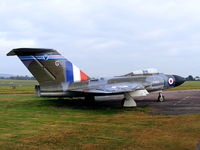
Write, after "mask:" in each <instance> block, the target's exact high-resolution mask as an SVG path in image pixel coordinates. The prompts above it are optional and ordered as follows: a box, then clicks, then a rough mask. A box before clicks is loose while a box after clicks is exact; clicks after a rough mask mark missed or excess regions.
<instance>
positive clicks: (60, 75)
mask: <svg viewBox="0 0 200 150" xmlns="http://www.w3.org/2000/svg"><path fill="white" fill-rule="evenodd" d="M13 55H17V56H18V57H19V59H20V60H21V61H22V62H23V63H24V65H25V66H26V67H27V68H28V70H29V71H30V72H31V73H32V75H33V76H34V77H35V78H36V80H37V81H38V82H39V83H46V82H55V83H59V82H81V81H85V80H89V77H88V76H87V75H86V74H85V73H84V72H83V71H82V70H80V69H79V68H78V67H77V66H75V65H74V64H72V63H71V62H70V61H69V60H67V59H66V58H64V57H63V56H62V55H61V54H60V53H58V52H57V51H56V50H53V49H43V48H18V49H13V50H12V51H10V52H9V53H8V54H7V56H13Z"/></svg>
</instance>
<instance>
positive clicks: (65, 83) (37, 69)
mask: <svg viewBox="0 0 200 150" xmlns="http://www.w3.org/2000/svg"><path fill="white" fill-rule="evenodd" d="M13 55H17V56H18V57H19V59H20V60H21V61H22V62H23V63H24V65H25V66H26V67H27V68H28V70H29V71H30V72H31V73H32V75H33V76H34V77H35V78H36V80H37V81H38V82H39V85H36V86H35V90H36V95H37V96H43V97H85V100H86V101H87V102H93V101H94V100H95V96H105V95H121V94H123V95H124V99H123V101H122V105H123V106H124V107H134V106H136V102H135V101H134V98H135V97H139V96H146V95H148V94H149V93H151V92H158V93H159V94H158V95H159V96H158V101H159V102H162V101H164V100H165V98H164V96H163V94H162V91H163V90H164V89H168V88H172V87H176V86H179V85H181V84H182V83H184V82H185V78H183V77H181V76H177V75H167V74H163V73H158V72H157V71H156V70H154V69H147V70H142V71H135V72H131V73H129V74H126V75H122V76H116V77H112V78H99V79H93V78H90V77H89V76H88V75H87V74H86V73H84V72H83V71H82V70H81V69H79V68H78V67H77V66H76V65H74V64H73V63H72V62H71V61H69V60H67V59H66V58H64V57H63V56H62V55H61V54H60V53H58V52H57V51H56V50H53V49H44V48H17V49H13V50H11V51H10V52H9V53H8V54H7V56H13Z"/></svg>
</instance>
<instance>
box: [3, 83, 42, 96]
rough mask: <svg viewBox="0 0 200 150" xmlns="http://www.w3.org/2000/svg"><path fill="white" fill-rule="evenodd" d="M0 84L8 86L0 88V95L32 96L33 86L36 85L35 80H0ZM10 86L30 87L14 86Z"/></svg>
mask: <svg viewBox="0 0 200 150" xmlns="http://www.w3.org/2000/svg"><path fill="white" fill-rule="evenodd" d="M0 84H6V85H8V86H0V94H34V92H35V90H34V89H35V85H37V84H38V82H37V81H35V80H0ZM12 85H30V86H15V87H13V86H12Z"/></svg>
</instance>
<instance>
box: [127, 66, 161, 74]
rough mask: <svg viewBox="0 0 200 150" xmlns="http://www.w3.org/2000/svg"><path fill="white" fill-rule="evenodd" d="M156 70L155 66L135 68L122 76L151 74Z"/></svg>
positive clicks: (156, 72) (155, 72)
mask: <svg viewBox="0 0 200 150" xmlns="http://www.w3.org/2000/svg"><path fill="white" fill-rule="evenodd" d="M158 73H159V72H158V70H157V69H155V68H148V69H144V70H136V71H133V72H130V73H128V74H125V75H123V76H138V75H152V74H158Z"/></svg>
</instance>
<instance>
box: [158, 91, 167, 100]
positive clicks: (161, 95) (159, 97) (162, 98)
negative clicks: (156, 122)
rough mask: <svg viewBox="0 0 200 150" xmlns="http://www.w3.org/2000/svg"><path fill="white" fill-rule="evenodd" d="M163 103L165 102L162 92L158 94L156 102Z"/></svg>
mask: <svg viewBox="0 0 200 150" xmlns="http://www.w3.org/2000/svg"><path fill="white" fill-rule="evenodd" d="M164 101H165V97H164V96H163V94H162V92H160V93H159V96H158V100H157V102H164Z"/></svg>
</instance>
